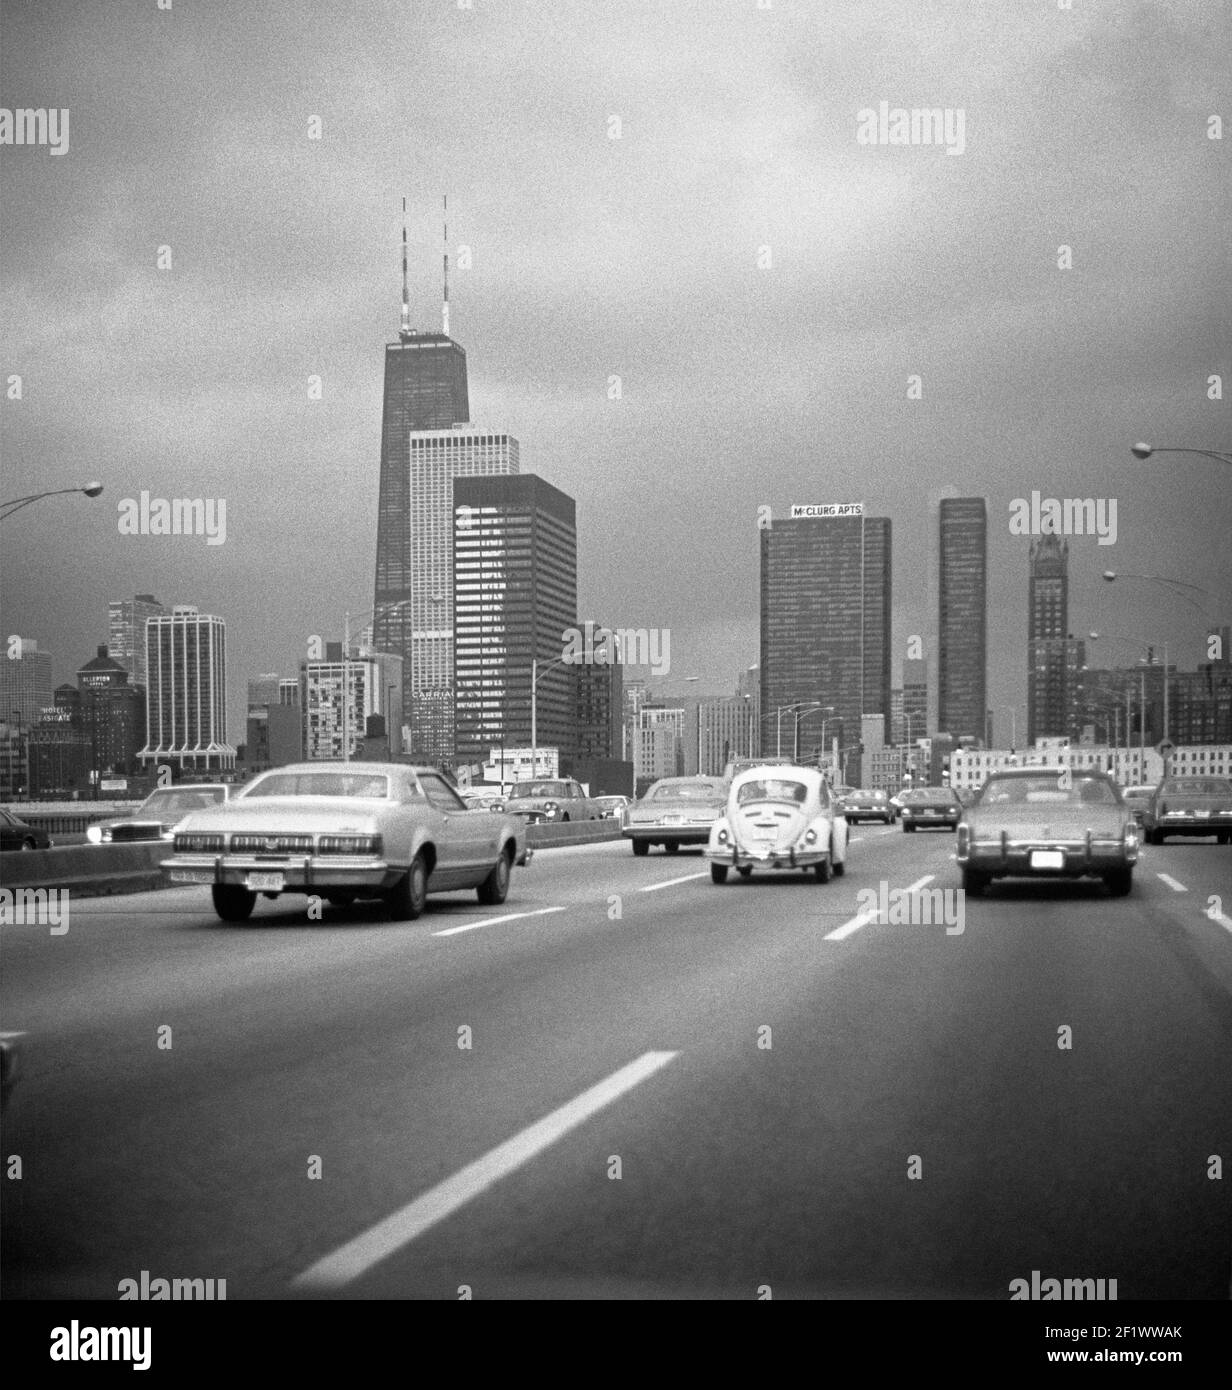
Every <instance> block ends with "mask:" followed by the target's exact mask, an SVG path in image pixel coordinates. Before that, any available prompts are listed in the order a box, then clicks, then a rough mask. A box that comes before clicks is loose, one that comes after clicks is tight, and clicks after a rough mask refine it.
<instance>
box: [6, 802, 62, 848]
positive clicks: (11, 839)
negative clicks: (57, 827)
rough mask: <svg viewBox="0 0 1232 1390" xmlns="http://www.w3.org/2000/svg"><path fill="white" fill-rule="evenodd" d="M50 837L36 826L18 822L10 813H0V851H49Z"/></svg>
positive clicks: (21, 821) (22, 821)
mask: <svg viewBox="0 0 1232 1390" xmlns="http://www.w3.org/2000/svg"><path fill="white" fill-rule="evenodd" d="M51 846H52V839H51V836H50V835H48V833H47V832H46V831H45V830H40V829H39V828H38V826H36V825H27V824H26V823H25V821H24V820H18V819H17V817H16V816H15V815H14V814H13V813H12V812H11V811H0V849H50V848H51Z"/></svg>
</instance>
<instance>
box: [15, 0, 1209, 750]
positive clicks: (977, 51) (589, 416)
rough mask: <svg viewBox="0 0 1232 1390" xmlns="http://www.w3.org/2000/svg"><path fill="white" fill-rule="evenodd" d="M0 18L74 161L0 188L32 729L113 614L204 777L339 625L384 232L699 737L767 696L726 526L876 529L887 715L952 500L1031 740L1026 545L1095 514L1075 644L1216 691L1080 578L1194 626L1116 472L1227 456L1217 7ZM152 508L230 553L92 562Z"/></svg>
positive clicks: (138, 11) (178, 10)
mask: <svg viewBox="0 0 1232 1390" xmlns="http://www.w3.org/2000/svg"><path fill="white" fill-rule="evenodd" d="M763 3H765V0H763ZM0 16H2V24H3V27H2V30H0V44H2V48H0V94H2V95H0V102H2V104H3V106H4V107H5V108H9V109H12V108H17V107H49V108H68V110H69V112H70V122H69V144H68V149H67V151H66V152H65V153H63V154H61V155H55V154H53V153H51V151H50V149H49V148H45V147H43V148H40V147H28V146H21V147H9V146H6V147H4V148H2V149H0V175H2V177H3V194H4V196H3V212H2V213H0V218H2V220H0V233H2V236H3V253H2V254H3V287H2V299H0V319H2V323H3V327H2V329H0V332H2V334H3V337H2V340H0V341H2V347H3V352H2V359H0V371H2V375H3V378H4V380H5V381H6V382H8V381H9V380H10V378H11V377H12V376H13V375H14V374H18V375H20V376H21V378H22V399H21V400H20V401H17V400H13V399H9V398H7V396H8V395H10V394H11V389H12V388H11V387H10V388H9V390H8V392H7V393H6V398H5V399H4V400H3V416H2V424H3V469H4V483H3V489H2V491H3V495H4V497H12V496H19V495H24V494H26V493H29V492H34V491H38V490H41V489H43V488H52V487H62V486H63V487H67V486H72V485H75V484H78V483H80V482H85V481H88V480H90V479H92V478H96V477H97V478H98V479H100V480H101V481H103V483H104V484H105V487H106V491H105V492H104V494H103V495H102V497H100V498H98V499H97V500H94V501H90V500H87V499H86V498H84V497H58V498H53V499H48V500H46V501H43V502H41V503H38V504H36V505H35V506H34V507H31V508H29V509H27V510H26V511H25V512H23V513H22V516H21V519H20V521H17V520H15V521H12V522H9V523H7V524H6V525H5V529H4V538H3V542H4V543H3V573H2V578H3V595H2V608H0V624H2V625H3V629H4V632H5V633H21V634H23V635H26V636H32V637H35V638H37V639H38V640H39V642H40V644H41V645H42V646H44V647H47V648H50V649H51V650H52V652H53V653H54V655H55V659H56V679H57V681H63V680H69V679H73V678H74V673H75V671H76V669H77V667H78V666H79V665H80V664H82V663H83V662H84V661H85V660H86V659H87V658H88V657H89V656H91V655H92V654H93V650H94V646H95V645H96V644H97V643H99V642H104V641H106V639H107V631H106V620H107V600H108V599H109V598H120V597H131V596H132V595H133V594H134V593H138V592H149V593H153V594H155V595H156V596H157V597H158V598H159V599H160V600H161V601H163V602H164V603H167V604H172V603H195V604H197V605H198V606H199V607H200V608H201V609H202V611H206V612H213V613H218V614H220V615H222V616H223V617H224V618H225V619H226V622H227V634H228V659H229V665H230V672H229V675H230V701H229V705H230V711H231V728H230V737H231V741H232V742H233V743H238V742H241V741H242V740H243V738H244V730H243V724H242V712H243V694H244V682H245V681H246V680H247V678H248V677H249V676H251V675H255V674H257V673H258V672H262V671H273V670H281V671H282V672H284V673H286V674H291V673H293V672H294V671H295V669H296V667H297V663H298V661H299V658H300V657H301V656H302V655H303V652H304V643H305V640H306V638H307V636H308V635H309V634H312V633H320V634H323V635H325V636H328V637H338V636H340V635H341V630H342V624H343V613H344V611H345V610H346V609H348V608H349V609H350V610H351V611H352V612H353V613H355V614H359V613H361V612H363V610H365V609H367V608H369V607H370V605H371V603H372V601H373V600H372V581H373V567H374V556H375V539H376V504H377V484H378V465H379V453H380V412H381V384H382V355H383V350H384V344H385V343H386V342H387V341H389V340H390V339H391V338H393V337H394V336H395V335H396V330H397V326H398V310H399V298H400V283H399V281H400V250H399V237H400V220H401V213H400V205H401V197H402V195H403V194H406V195H407V196H408V197H409V199H410V200H411V205H412V209H413V212H412V217H411V223H410V235H411V259H412V269H411V296H412V321H413V323H414V324H415V325H416V326H419V327H425V328H433V329H435V328H438V327H439V323H440V264H441V226H440V198H441V194H442V193H443V192H447V193H448V195H449V210H450V219H449V241H450V250H451V258H452V260H453V262H454V263H455V265H456V264H457V262H458V259H459V252H460V248H461V247H463V246H465V247H469V248H470V256H471V266H470V268H469V269H463V268H460V267H459V268H457V269H455V270H454V272H453V275H452V283H451V307H452V316H451V330H452V335H453V336H454V337H455V338H456V339H457V340H458V341H459V342H460V343H462V344H463V346H464V347H465V348H466V350H467V354H468V359H469V364H470V399H471V417H472V420H473V421H475V422H477V423H480V424H484V425H489V426H491V427H492V428H494V429H500V430H508V431H510V432H512V433H513V434H514V435H516V436H517V438H518V439H519V441H520V443H521V458H522V470H523V472H528V473H529V472H534V473H539V474H541V475H542V476H543V477H545V478H546V479H548V480H549V481H550V482H552V483H553V484H555V485H556V486H557V487H560V488H562V489H563V490H564V491H566V492H568V493H570V494H571V495H573V496H574V497H575V498H576V499H577V504H578V524H579V587H580V608H581V613H580V615H579V616H580V617H582V618H595V619H598V620H601V621H605V622H607V623H610V624H614V625H617V626H624V627H648V628H649V627H658V628H665V629H669V630H670V632H671V657H672V675H673V676H677V677H682V676H687V675H698V676H700V677H701V681H700V682H699V686H700V687H701V688H709V689H713V690H715V691H730V690H733V689H734V686H735V680H736V676H737V673H738V672H739V670H740V669H741V668H742V667H744V666H747V665H749V664H751V663H753V662H755V661H756V660H757V655H758V653H757V632H758V623H757V613H758V547H757V512H758V508H759V507H760V506H770V507H771V508H773V510H774V513H775V515H779V514H781V513H784V512H786V510H787V509H788V508H789V507H790V506H791V504H792V503H797V502H807V503H812V502H829V501H837V502H846V501H858V500H862V501H864V502H865V503H866V504H867V506H868V508H869V510H870V512H871V513H872V514H875V515H885V516H889V517H891V518H892V520H893V527H894V575H893V584H894V644H895V662H894V677H895V680H896V681H897V678H898V665H899V659H900V658H901V656H902V655H903V654H904V651H905V648H906V643H907V640H908V638H909V636H911V635H912V634H920V635H922V636H923V637H924V639H925V642H926V644H927V645H928V646H929V647H930V648H931V642H932V639H933V636H934V634H935V603H934V602H933V601H932V600H933V596H934V595H935V588H936V578H935V567H936V530H935V507H936V502H937V500H938V499H939V498H940V497H941V496H944V495H947V494H948V495H954V494H963V495H965V494H981V495H984V496H986V497H987V498H988V502H989V523H990V524H989V562H990V594H989V627H990V643H989V702H990V704H992V705H994V706H995V707H997V709H998V710H999V711H1001V712H1002V713H1003V712H1004V709H1005V707H1007V706H1010V705H1017V706H1019V710H1020V721H1021V719H1022V717H1023V716H1025V703H1026V681H1025V669H1026V657H1025V645H1024V644H1025V636H1026V579H1027V547H1028V540H1027V539H1025V538H1022V537H1015V536H1011V535H1010V532H1009V508H1010V504H1011V502H1012V501H1013V499H1015V498H1019V497H1024V498H1026V497H1029V496H1030V494H1031V492H1032V490H1039V491H1040V492H1041V493H1042V494H1043V495H1045V496H1049V495H1051V496H1057V497H1093V498H1107V499H1116V501H1117V504H1118V506H1117V538H1116V543H1115V544H1114V545H1104V546H1101V545H1099V544H1098V543H1097V541H1096V539H1095V538H1093V537H1083V538H1075V539H1074V540H1073V541H1072V542H1071V548H1070V576H1071V588H1070V592H1071V628H1072V629H1073V630H1074V632H1075V633H1076V634H1081V633H1085V632H1086V631H1088V630H1089V629H1091V628H1096V629H1098V630H1100V631H1103V632H1109V633H1118V634H1122V636H1123V637H1124V638H1132V637H1135V636H1139V637H1140V638H1141V640H1144V641H1156V642H1158V643H1160V644H1162V642H1163V641H1164V640H1168V641H1169V642H1170V643H1171V651H1172V652H1173V653H1175V655H1176V656H1177V658H1178V659H1179V661H1180V663H1181V664H1182V666H1184V667H1192V666H1193V665H1194V663H1195V662H1196V661H1197V660H1198V659H1199V657H1200V655H1201V652H1200V638H1201V635H1202V631H1203V623H1202V619H1201V617H1200V615H1199V613H1198V611H1197V610H1196V609H1195V608H1193V607H1191V606H1189V605H1187V604H1184V603H1182V602H1179V601H1178V600H1176V599H1174V598H1171V597H1170V596H1169V594H1168V593H1167V591H1165V590H1163V589H1160V588H1158V587H1157V586H1152V585H1149V584H1141V583H1132V584H1131V583H1129V582H1125V583H1118V584H1116V585H1108V584H1104V583H1101V581H1100V580H1099V577H1098V576H1099V573H1100V572H1101V571H1102V570H1104V569H1108V568H1114V569H1119V570H1121V571H1123V572H1125V573H1136V574H1159V575H1168V576H1174V577H1178V578H1183V579H1186V580H1188V581H1190V582H1192V583H1194V584H1196V585H1199V586H1201V587H1202V588H1204V589H1206V590H1208V591H1209V592H1210V594H1211V596H1212V597H1211V600H1210V601H1207V600H1204V599H1202V598H1201V597H1200V596H1197V601H1198V602H1199V603H1200V604H1205V606H1206V607H1207V609H1208V610H1210V612H1212V613H1214V612H1216V611H1217V612H1218V613H1219V614H1220V615H1221V617H1222V620H1223V621H1228V616H1229V610H1230V609H1232V544H1230V543H1229V534H1230V529H1232V501H1230V500H1229V499H1230V496H1232V470H1230V469H1229V468H1227V467H1221V466H1220V465H1219V464H1217V463H1214V462H1206V461H1203V460H1200V459H1186V458H1185V457H1183V456H1182V457H1179V458H1178V457H1176V456H1173V457H1171V458H1169V457H1168V456H1164V457H1163V458H1161V459H1159V460H1158V461H1155V460H1153V461H1152V462H1151V463H1149V464H1140V463H1136V462H1135V461H1134V460H1133V459H1132V458H1131V457H1130V454H1129V445H1130V444H1132V443H1133V442H1134V441H1136V440H1138V439H1147V440H1150V441H1152V442H1156V443H1163V444H1184V445H1195V446H1204V447H1208V448H1224V449H1227V448H1229V447H1230V446H1232V423H1230V421H1229V394H1230V393H1232V352H1230V348H1229V333H1230V329H1229V325H1230V324H1232V304H1230V292H1229V286H1232V264H1230V263H1229V262H1230V260H1232V254H1230V251H1229V246H1230V244H1232V236H1230V235H1229V228H1230V226H1232V218H1230V215H1229V214H1230V212H1232V202H1230V198H1229V190H1230V189H1232V166H1230V159H1229V155H1230V153H1232V125H1230V128H1229V130H1228V131H1227V132H1226V133H1225V138H1223V139H1222V140H1214V139H1211V138H1209V136H1208V130H1209V122H1210V118H1211V116H1212V115H1220V116H1222V118H1223V120H1224V121H1225V122H1229V123H1232V100H1229V88H1230V86H1232V83H1230V82H1229V76H1228V74H1229V67H1230V65H1229V62H1228V54H1229V52H1232V29H1230V27H1229V23H1228V19H1227V7H1226V6H1224V5H1219V4H1216V3H1213V2H1212V0H1192V2H1191V3H1185V2H1184V0H1170V3H1167V4H1152V3H1144V4H1133V3H1126V4H1113V3H1099V4H1097V3H1094V0H1074V3H1073V8H1072V9H1070V10H1064V9H1060V8H1058V6H1057V4H1056V3H1055V0H1022V3H1018V4H1014V5H1004V4H989V3H987V0H938V2H937V3H926V2H925V0H921V2H920V3H908V2H907V0H847V2H846V3H838V2H837V0H828V3H825V4H822V3H820V0H812V2H811V3H806V0H772V4H771V5H770V6H769V7H768V8H764V9H763V8H760V7H759V4H758V3H757V0H670V2H669V0H657V2H656V3H634V0H609V2H607V3H603V4H599V3H596V2H595V0H561V2H560V3H549V2H548V0H540V2H539V3H519V2H518V0H499V2H498V0H474V5H473V8H471V9H463V8H459V7H458V4H457V0H396V2H395V0H388V3H373V2H372V0H365V3H362V4H358V3H357V4H352V5H343V4H337V3H328V4H327V3H323V2H322V0H318V3H315V4H312V3H296V4H293V5H272V4H269V5H257V4H240V3H234V2H233V0H232V2H231V3H217V2H215V3H210V4H206V3H203V2H202V0H174V4H173V7H172V8H171V9H170V10H169V11H161V10H159V9H158V7H157V4H156V0H111V2H110V3H102V0H94V3H80V0H73V3H68V0H29V2H28V3H18V2H17V0H4V3H3V4H2V5H0ZM883 101H884V102H887V103H888V104H889V106H890V107H902V108H907V109H910V108H915V107H939V108H949V109H950V110H951V112H952V113H955V119H957V114H956V113H958V112H960V111H961V113H962V121H963V127H962V128H963V135H964V142H965V143H964V147H963V149H962V152H961V153H955V154H950V153H948V152H947V149H946V147H945V146H944V145H942V146H940V147H938V146H935V145H933V146H924V145H881V144H862V143H860V142H859V141H858V139H857V133H858V130H859V123H858V113H859V112H860V111H861V110H862V109H864V108H874V109H876V108H877V107H878V104H879V103H880V102H883ZM314 117H316V118H319V120H320V122H321V138H320V139H319V140H314V139H311V138H310V129H311V125H312V121H313V118H314ZM613 117H617V118H619V119H618V124H617V122H614V121H613V119H612V118H613ZM617 132H618V134H619V138H612V135H613V134H614V133H617ZM955 148H957V147H955ZM163 246H169V247H170V248H171V268H170V269H159V268H158V258H159V248H160V247H163ZM1062 246H1068V247H1070V248H1072V252H1071V254H1072V268H1071V269H1067V270H1062V269H1059V268H1058V257H1059V250H1058V248H1060V247H1062ZM764 248H769V253H768V259H769V264H768V265H767V264H766V261H767V253H766V251H765V249H764ZM313 375H317V376H320V377H321V379H322V389H323V398H322V399H321V400H317V401H313V400H310V399H309V386H308V383H309V378H310V377H311V376H313ZM613 375H615V376H619V377H620V378H621V386H622V397H621V399H619V400H611V399H609V386H608V382H609V378H610V377H611V376H613ZM913 375H918V376H919V377H920V378H921V379H922V383H923V387H922V390H923V395H922V399H909V378H910V377H912V376H913ZM1216 375H1217V376H1219V377H1221V378H1222V383H1223V397H1222V399H1214V400H1212V399H1209V393H1210V387H1209V386H1208V378H1210V377H1212V376H1216ZM143 489H145V490H147V491H149V492H150V493H151V494H152V495H153V496H155V497H202V498H214V499H225V501H226V509H227V511H226V527H227V530H226V542H225V544H223V545H219V546H209V545H207V544H206V541H205V539H204V538H201V537H151V536H126V535H121V534H120V532H119V527H118V511H117V507H118V504H119V503H120V502H121V501H122V500H123V499H125V498H136V497H138V496H139V494H140V492H141V491H142V490H143ZM1135 655H1136V652H1135V651H1134V650H1133V649H1132V648H1131V647H1130V646H1129V644H1128V642H1127V641H1124V640H1122V641H1120V643H1119V645H1117V646H1115V647H1111V648H1108V647H1107V644H1101V647H1100V648H1099V649H1097V655H1096V659H1097V660H1099V659H1100V658H1101V657H1102V658H1103V661H1104V662H1107V663H1109V664H1111V663H1113V662H1118V661H1119V662H1123V661H1127V660H1129V659H1131V658H1132V657H1133V656H1135ZM632 674H637V673H632ZM669 688H670V687H669ZM684 688H686V689H687V688H688V687H684ZM693 688H698V687H693ZM1007 727H1008V718H1006V719H1005V721H1004V723H1003V724H1002V725H1000V726H999V730H998V733H999V735H1002V734H1003V733H1005V732H1007ZM1020 728H1021V722H1020Z"/></svg>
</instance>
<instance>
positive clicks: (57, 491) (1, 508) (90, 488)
mask: <svg viewBox="0 0 1232 1390" xmlns="http://www.w3.org/2000/svg"><path fill="white" fill-rule="evenodd" d="M102 490H103V485H102V483H86V484H85V486H84V487H56V488H52V489H51V490H50V491H49V492H32V493H30V494H29V495H28V496H26V497H10V498H9V500H8V501H7V502H0V521H7V520H8V519H9V517H11V516H12V515H13V514H14V513H15V512H19V511H21V509H22V508H23V507H28V506H30V504H31V503H32V502H39V501H41V500H42V499H43V498H44V497H61V496H63V495H64V494H66V493H70V492H84V493H85V495H86V496H87V497H97V496H98V495H99V493H100V492H102Z"/></svg>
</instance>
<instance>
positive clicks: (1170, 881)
mask: <svg viewBox="0 0 1232 1390" xmlns="http://www.w3.org/2000/svg"><path fill="white" fill-rule="evenodd" d="M1155 877H1156V878H1161V879H1163V881H1164V882H1165V883H1166V884H1167V885H1168V887H1169V888H1171V889H1172V891H1173V892H1174V893H1188V892H1189V889H1188V888H1186V887H1185V885H1184V884H1183V883H1178V882H1177V881H1176V879H1174V878H1173V877H1172V875H1171V874H1161V873H1158V872H1157V873H1156V875H1155Z"/></svg>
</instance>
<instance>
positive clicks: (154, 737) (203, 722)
mask: <svg viewBox="0 0 1232 1390" xmlns="http://www.w3.org/2000/svg"><path fill="white" fill-rule="evenodd" d="M146 655H147V669H146V677H147V685H146V742H145V747H144V748H143V749H142V750H141V752H140V754H139V755H138V756H139V758H140V761H141V762H142V763H143V764H147V765H148V764H151V763H154V764H157V763H169V764H171V765H172V766H175V767H178V768H179V769H180V771H181V772H184V773H189V772H207V771H217V770H220V769H229V768H233V767H234V766H235V749H234V748H233V747H232V746H231V745H230V744H229V743H228V742H227V625H226V623H224V622H223V620H222V619H221V618H218V617H215V616H214V615H213V614H210V613H200V612H198V611H197V609H196V608H194V607H193V606H192V605H191V604H177V605H176V606H175V607H174V608H173V609H172V610H171V612H170V613H162V614H158V615H157V616H154V617H151V618H150V619H149V620H148V622H147V624H146Z"/></svg>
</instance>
